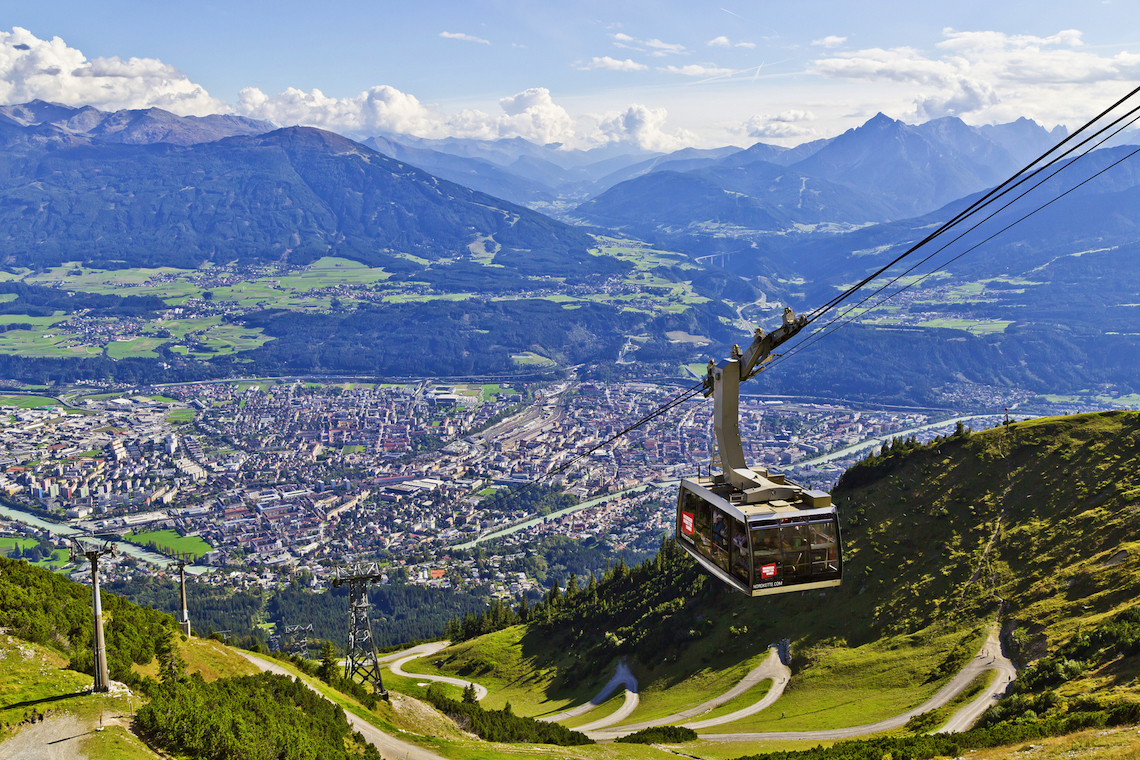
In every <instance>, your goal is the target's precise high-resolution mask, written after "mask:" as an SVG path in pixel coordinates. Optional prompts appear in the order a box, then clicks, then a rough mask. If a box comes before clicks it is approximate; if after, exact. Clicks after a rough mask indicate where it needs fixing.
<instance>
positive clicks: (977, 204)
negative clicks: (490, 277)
mask: <svg viewBox="0 0 1140 760" xmlns="http://www.w3.org/2000/svg"><path fill="white" fill-rule="evenodd" d="M1137 93H1140V86H1138V87H1136V88H1135V89H1133V90H1132V91H1131V92H1129V93H1128V94H1126V95H1125V96H1124V97H1122V98H1120V99H1119V100H1117V101H1116V102H1115V103H1113V104H1112V105H1111V106H1109V107H1108V108H1106V109H1105V110H1103V111H1102V112H1101V113H1099V114H1098V115H1096V116H1094V117H1093V118H1092V119H1090V120H1089V121H1088V122H1086V123H1085V124H1083V125H1082V126H1081V127H1080V128H1078V129H1077V130H1075V131H1074V132H1073V133H1072V134H1070V135H1068V136H1067V137H1065V138H1064V139H1063V140H1061V141H1060V142H1059V143H1057V144H1056V145H1054V146H1052V147H1051V148H1049V149H1048V150H1047V151H1045V152H1044V153H1042V154H1041V155H1040V156H1038V157H1037V158H1036V159H1034V160H1033V161H1031V162H1030V163H1028V164H1026V166H1025V167H1023V168H1022V169H1021V170H1019V171H1018V172H1016V173H1015V174H1014V175H1012V176H1011V177H1009V178H1008V179H1006V180H1005V181H1004V182H1002V183H1001V184H1000V185H998V186H996V187H994V188H992V189H991V190H990V191H989V192H987V193H986V194H985V195H984V196H982V197H981V198H979V199H978V200H976V201H974V202H973V203H972V204H970V205H969V206H968V207H967V208H965V209H963V210H962V211H960V212H958V213H957V214H956V215H955V216H954V217H952V218H951V219H950V220H948V221H947V222H945V223H944V224H943V225H942V226H941V227H939V228H938V229H937V230H935V231H934V232H932V233H930V234H929V235H927V236H926V237H925V238H923V239H922V240H921V241H919V242H918V243H916V244H914V245H913V246H911V247H910V248H909V249H907V250H906V251H904V252H903V253H902V254H900V255H899V256H898V257H896V258H895V259H894V260H893V261H891V262H890V263H888V264H887V265H885V266H883V267H881V268H880V269H879V270H877V271H876V272H875V273H873V274H871V275H870V276H868V277H866V278H864V279H863V280H861V281H860V282H859V283H856V284H855V285H853V286H851V287H850V288H848V289H847V290H845V291H844V292H843V293H840V294H839V295H837V296H835V297H834V298H832V299H831V300H829V301H827V302H826V303H824V304H822V305H821V306H819V307H817V308H816V309H813V310H812V311H811V312H809V313H808V315H807V316H808V324H811V323H812V322H814V321H816V320H818V319H819V318H820V317H822V316H823V315H824V314H826V313H828V312H830V311H831V310H833V309H834V308H836V307H837V306H838V305H839V304H840V303H842V302H843V301H845V300H846V299H847V298H849V297H850V296H851V295H853V294H854V293H855V292H857V291H859V290H860V289H862V288H863V287H865V286H866V285H867V284H868V283H870V282H873V281H874V280H875V279H876V278H878V277H879V276H880V275H881V274H883V273H884V272H886V271H887V270H889V269H890V268H891V267H892V266H894V265H895V264H897V263H898V262H900V261H902V260H903V259H904V258H906V257H907V256H909V255H911V254H912V253H914V252H915V251H917V250H918V249H919V248H921V247H922V246H924V245H926V244H927V243H929V242H931V241H932V240H934V239H936V238H937V237H939V236H941V235H943V234H945V233H946V232H947V231H949V230H950V229H952V228H953V227H955V226H956V225H958V224H959V223H961V222H962V221H965V220H966V219H968V218H970V217H971V216H973V215H974V214H976V213H978V212H979V211H981V210H982V209H983V208H985V207H986V206H988V205H990V204H991V203H993V202H995V201H996V200H998V199H999V198H1001V197H1002V196H1003V195H1005V194H1006V193H1009V192H1011V191H1012V190H1014V189H1015V188H1017V187H1018V186H1020V185H1021V184H1023V183H1025V182H1027V181H1029V180H1030V179H1032V178H1033V177H1034V176H1036V175H1037V174H1039V173H1040V172H1042V171H1044V170H1045V169H1048V168H1049V167H1050V166H1053V165H1054V164H1056V163H1058V162H1059V161H1062V160H1063V159H1064V158H1065V157H1066V156H1068V155H1070V154H1071V153H1072V152H1073V151H1075V150H1079V149H1080V148H1082V147H1084V146H1085V145H1087V144H1088V143H1089V142H1091V141H1092V140H1095V139H1096V138H1097V137H1098V136H1100V135H1101V134H1103V133H1104V132H1105V131H1106V130H1108V129H1111V128H1112V127H1113V126H1115V125H1116V124H1119V123H1120V121H1121V120H1123V119H1125V118H1127V117H1128V116H1131V115H1132V114H1134V113H1136V112H1137V111H1140V107H1137V108H1134V109H1133V110H1132V111H1129V112H1128V113H1126V114H1124V116H1121V117H1118V118H1117V119H1116V120H1115V121H1113V122H1112V123H1110V124H1108V125H1107V126H1105V127H1102V128H1101V129H1099V130H1098V131H1096V132H1094V133H1093V134H1091V135H1088V136H1086V137H1085V138H1083V139H1082V140H1081V141H1079V142H1078V143H1077V144H1076V145H1074V146H1072V147H1070V148H1069V150H1067V151H1065V152H1064V153H1062V154H1060V155H1057V156H1054V157H1053V158H1052V159H1050V160H1049V161H1048V162H1046V163H1045V164H1043V165H1042V166H1040V167H1038V168H1037V169H1034V170H1033V171H1031V172H1030V171H1029V170H1030V169H1032V168H1033V167H1034V166H1035V165H1036V164H1037V163H1038V162H1040V161H1042V160H1043V159H1045V158H1046V157H1047V156H1049V154H1051V153H1053V152H1054V151H1056V150H1057V149H1059V148H1060V147H1061V146H1063V145H1065V143H1067V142H1069V141H1071V140H1073V139H1074V138H1075V137H1077V135H1079V134H1081V133H1082V132H1084V131H1085V130H1087V129H1088V128H1089V127H1091V126H1092V125H1093V124H1095V123H1096V122H1097V121H1098V120H1100V119H1101V118H1103V117H1104V116H1105V115H1107V114H1109V113H1111V112H1112V111H1113V110H1114V109H1115V108H1117V107H1118V106H1120V105H1121V104H1123V103H1125V102H1127V101H1128V100H1129V99H1130V98H1132V97H1134V96H1135V95H1136V94H1137ZM1134 121H1135V120H1133V122H1134ZM1133 122H1130V123H1133ZM1125 126H1128V125H1125ZM1124 128H1125V127H1121V129H1124ZM1119 132H1120V130H1117V132H1116V133H1114V134H1113V135H1111V136H1110V137H1109V138H1105V139H1106V140H1107V139H1110V138H1111V137H1112V136H1115V134H1118V133H1119ZM1103 142H1104V141H1103V140H1102V141H1101V143H1103ZM1098 145H1099V144H1098ZM1090 150H1091V149H1090ZM1088 152H1089V151H1086V152H1085V153H1083V154H1081V156H1078V158H1077V159H1074V161H1071V162H1069V163H1067V164H1065V165H1064V166H1062V167H1061V168H1060V169H1058V171H1057V172H1054V173H1053V174H1051V175H1050V176H1049V177H1047V178H1045V179H1043V180H1041V181H1040V182H1038V183H1037V184H1036V185H1034V186H1033V187H1031V188H1029V189H1028V190H1026V191H1025V193H1022V194H1021V195H1020V196H1018V197H1017V198H1015V199H1014V200H1013V201H1010V202H1009V203H1007V204H1006V205H1005V206H1003V207H1002V208H1000V209H998V210H997V211H995V212H993V213H992V214H990V216H988V217H986V218H985V219H983V220H982V221H981V222H978V223H976V224H974V225H973V226H972V227H970V228H969V229H967V230H966V232H964V233H962V235H959V236H958V237H957V238H955V239H954V240H952V241H950V243H947V244H946V246H943V247H942V248H940V249H938V251H935V252H934V253H933V254H931V255H930V256H927V257H926V258H925V259H923V260H922V261H920V262H919V263H918V264H916V265H915V267H911V268H910V269H909V270H907V272H910V271H913V269H914V268H916V267H917V266H921V265H922V263H924V262H926V261H929V260H930V258H931V257H932V256H934V255H937V253H939V252H941V251H942V250H945V248H946V247H947V246H949V245H951V244H952V243H954V242H956V241H957V240H960V239H961V238H962V236H964V235H966V234H968V233H969V232H971V231H973V230H974V229H977V227H978V226H979V225H981V224H983V223H985V222H986V221H988V220H989V219H991V218H993V216H995V215H996V214H997V213H1000V212H1001V211H1003V210H1005V209H1006V208H1008V207H1009V205H1011V204H1012V203H1014V202H1016V201H1017V200H1020V199H1021V198H1023V197H1025V195H1026V194H1028V193H1029V192H1031V191H1032V190H1034V189H1036V188H1037V187H1039V186H1040V185H1041V184H1042V183H1044V182H1045V181H1047V180H1048V179H1052V178H1053V177H1055V176H1056V175H1057V174H1058V173H1060V171H1063V170H1064V169H1066V168H1068V167H1069V166H1072V164H1073V163H1075V161H1076V160H1079V158H1082V157H1083V156H1085V155H1087V154H1088ZM1137 152H1140V148H1138V149H1137V150H1136V151H1133V152H1132V153H1130V154H1129V155H1128V156H1125V157H1124V158H1123V159H1120V160H1119V161H1116V162H1115V163H1113V164H1111V165H1110V166H1108V167H1106V168H1105V169H1102V170H1101V171H1099V172H1097V173H1096V174H1094V175H1093V176H1092V177H1089V178H1088V179H1086V180H1085V181H1083V182H1081V183H1080V184H1078V185H1076V186H1074V187H1073V188H1070V189H1069V190H1067V191H1065V192H1064V193H1062V194H1061V195H1059V196H1057V197H1056V198H1054V199H1052V200H1050V201H1049V202H1048V203H1046V204H1044V205H1042V206H1040V207H1038V208H1036V209H1034V210H1033V211H1031V212H1029V213H1028V214H1026V215H1024V216H1023V217H1021V218H1020V219H1018V220H1016V221H1015V222H1013V223H1011V224H1010V225H1008V226H1006V227H1004V228H1002V229H1001V230H999V231H998V232H997V233H994V235H991V236H990V237H988V238H986V239H985V240H983V241H981V242H980V243H978V244H977V245H975V246H972V247H971V248H968V249H967V250H965V251H963V252H962V253H960V254H958V255H957V256H955V257H954V258H953V259H951V260H950V261H949V262H947V263H952V262H954V261H957V260H958V259H959V258H961V257H962V256H964V255H965V254H966V253H969V252H970V251H972V250H975V249H976V248H977V247H978V246H980V245H982V244H984V243H986V242H989V241H990V240H992V239H993V238H994V237H996V236H997V235H998V234H1001V233H1002V232H1004V231H1005V230H1007V229H1009V228H1010V227H1013V226H1014V225H1016V224H1018V223H1020V222H1021V221H1024V220H1025V219H1027V218H1028V217H1030V216H1032V215H1033V214H1035V213H1037V212H1038V211H1040V210H1041V209H1043V208H1045V207H1046V206H1048V205H1050V204H1052V203H1053V202H1054V201H1056V200H1060V199H1061V198H1063V197H1064V196H1066V195H1068V194H1069V193H1070V192H1072V191H1073V190H1076V189H1077V188H1078V187H1081V186H1082V185H1084V184H1086V183H1087V182H1089V181H1091V180H1092V179H1094V178H1096V177H1098V176H1100V175H1101V174H1103V173H1104V172H1105V171H1107V170H1108V169H1111V168H1113V167H1115V166H1116V165H1118V164H1119V163H1121V162H1123V161H1125V160H1127V159H1128V158H1131V157H1132V156H1133V155H1135V154H1136V153H1137ZM1027 172H1028V173H1027ZM1022 175H1025V176H1022ZM1019 177H1020V179H1018V178H1019ZM943 266H944V265H943ZM936 271H937V270H936ZM905 274H906V273H903V274H902V275H899V276H896V277H895V278H894V279H893V280H891V281H890V282H888V283H887V284H886V285H884V286H883V287H881V288H879V289H878V290H876V291H875V292H874V293H872V294H870V295H869V296H867V297H866V298H864V299H863V300H862V301H860V302H859V304H856V305H855V306H854V307H851V308H850V309H848V311H846V312H844V314H843V315H840V316H839V317H837V318H836V319H834V320H832V321H831V322H829V323H828V325H825V326H824V329H823V331H821V332H820V333H819V334H817V335H813V336H812V337H811V338H809V339H808V340H806V341H804V342H802V343H800V344H798V345H796V346H795V347H793V348H792V349H791V350H790V351H788V352H785V353H783V354H778V355H776V356H775V357H774V360H773V361H771V362H768V363H766V364H765V365H764V366H763V367H760V368H758V371H757V372H756V374H759V373H760V372H766V371H768V370H769V369H771V368H772V367H774V366H776V365H778V364H780V363H782V361H783V360H784V359H786V358H790V357H791V356H794V355H795V354H797V353H799V352H800V351H802V350H804V349H806V348H807V347H808V346H811V345H813V344H814V343H816V342H817V341H819V340H821V339H822V338H824V337H826V336H827V335H830V334H832V333H834V332H835V331H836V330H839V329H842V328H843V327H845V326H846V325H848V324H850V323H851V322H853V321H855V320H856V319H859V318H861V317H862V316H864V315H865V314H867V313H868V312H870V311H871V310H873V309H875V308H878V307H879V306H881V305H882V304H883V303H885V302H886V301H888V300H890V299H891V298H893V297H894V296H896V295H898V294H899V293H902V292H903V291H904V290H906V289H908V288H910V287H912V286H913V285H915V284H917V283H919V282H922V281H923V280H925V279H926V278H927V277H929V276H930V275H931V274H933V272H930V273H928V274H926V275H923V276H922V277H921V278H919V279H918V280H915V281H914V282H912V283H909V284H908V285H906V286H904V287H902V288H900V289H899V290H898V291H896V292H895V293H892V294H891V295H889V296H887V297H886V298H884V299H883V300H882V301H880V302H878V303H877V304H875V305H873V306H872V307H870V308H869V309H867V310H866V311H864V312H863V314H860V315H858V316H856V317H852V318H851V319H849V320H847V321H846V322H843V323H842V324H839V325H838V326H836V327H834V328H832V329H830V330H828V329H827V328H828V327H829V326H831V325H834V324H835V323H836V322H838V321H839V320H840V319H842V318H843V316H845V315H846V314H849V313H850V312H851V311H852V310H853V309H855V308H858V306H859V305H860V304H862V303H864V302H865V301H866V300H868V299H869V298H872V297H874V296H875V295H877V294H878V293H880V292H882V290H883V289H885V288H886V287H889V286H890V285H891V284H893V283H894V282H897V281H898V279H899V278H900V277H903V276H905ZM703 388H704V382H703V381H702V382H701V383H698V384H696V385H694V386H692V387H690V388H688V389H687V390H685V391H684V392H682V393H681V394H679V395H678V396H676V397H674V398H673V399H671V400H670V401H668V402H666V403H665V404H663V405H662V406H660V407H658V409H656V410H655V411H653V412H651V413H650V414H648V415H646V416H645V417H643V418H641V419H640V420H638V421H637V422H635V423H633V424H632V425H630V426H628V427H627V428H625V429H624V430H622V431H620V432H618V433H616V434H615V435H613V436H611V437H610V438H609V439H607V440H605V441H603V442H601V443H599V444H597V445H596V446H594V447H592V448H590V449H589V450H587V451H585V452H583V453H581V454H579V455H577V456H575V457H574V458H572V459H571V460H570V461H569V462H566V463H565V464H563V465H561V466H560V467H557V468H555V469H553V470H549V471H547V472H546V473H545V474H543V475H540V476H539V477H537V478H535V479H534V480H532V481H530V482H529V483H527V484H526V485H524V486H523V487H522V488H520V489H517V490H513V491H510V492H509V493H507V494H505V495H504V496H502V497H501V498H499V499H497V500H495V501H494V502H492V503H491V504H489V505H488V506H487V508H489V509H490V508H494V507H496V506H499V505H501V504H504V503H508V502H510V501H514V500H516V499H518V498H519V497H521V496H523V495H525V494H526V493H529V492H530V491H531V490H533V489H534V488H536V487H537V486H538V485H539V484H541V483H542V482H543V481H545V480H547V479H548V478H550V477H551V476H553V475H556V474H558V473H561V472H564V471H565V470H566V469H568V468H570V467H572V466H573V465H574V464H576V463H577V462H579V461H580V460H582V459H584V458H585V457H587V456H589V455H591V454H593V453H594V452H595V451H598V450H599V449H601V448H604V447H605V446H608V445H609V444H611V443H613V442H614V441H616V440H617V439H618V438H621V437H622V436H624V435H626V434H627V433H630V432H632V431H633V430H636V429H637V428H639V427H641V426H642V425H644V424H646V423H647V422H650V421H651V420H653V419H655V418H656V417H659V416H661V415H662V414H664V413H665V412H668V411H670V410H672V409H674V408H675V407H677V406H679V405H680V404H682V403H684V402H685V401H688V400H689V399H691V398H693V397H695V396H696V395H697V393H699V392H701V391H702V389H703Z"/></svg>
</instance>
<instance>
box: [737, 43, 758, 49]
mask: <svg viewBox="0 0 1140 760" xmlns="http://www.w3.org/2000/svg"><path fill="white" fill-rule="evenodd" d="M733 47H742V48H749V49H751V48H754V47H756V43H755V42H738V43H736V44H735V45H733Z"/></svg>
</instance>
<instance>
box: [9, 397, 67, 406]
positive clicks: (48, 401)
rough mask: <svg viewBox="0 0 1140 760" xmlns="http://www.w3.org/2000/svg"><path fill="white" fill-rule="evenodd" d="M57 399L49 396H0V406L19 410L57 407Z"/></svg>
mask: <svg viewBox="0 0 1140 760" xmlns="http://www.w3.org/2000/svg"><path fill="white" fill-rule="evenodd" d="M59 405H60V403H59V399H56V398H52V397H51V396H19V395H6V396H0V406H18V407H20V408H21V409H35V408H36V407H39V406H59Z"/></svg>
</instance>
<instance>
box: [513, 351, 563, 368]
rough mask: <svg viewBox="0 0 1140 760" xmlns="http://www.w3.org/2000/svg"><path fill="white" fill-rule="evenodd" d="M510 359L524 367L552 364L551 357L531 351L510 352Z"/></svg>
mask: <svg viewBox="0 0 1140 760" xmlns="http://www.w3.org/2000/svg"><path fill="white" fill-rule="evenodd" d="M511 361H513V362H514V363H515V364H519V365H522V366H525V367H549V366H551V365H553V364H554V360H553V359H547V358H546V357H545V356H540V355H539V354H536V353H534V352H533V351H526V352H524V353H521V354H511Z"/></svg>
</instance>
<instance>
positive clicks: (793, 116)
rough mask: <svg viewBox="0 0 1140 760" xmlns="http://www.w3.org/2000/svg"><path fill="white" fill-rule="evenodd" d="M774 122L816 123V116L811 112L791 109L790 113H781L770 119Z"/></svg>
mask: <svg viewBox="0 0 1140 760" xmlns="http://www.w3.org/2000/svg"><path fill="white" fill-rule="evenodd" d="M769 118H771V120H772V121H784V122H792V121H815V114H814V113H812V112H811V111H800V110H798V109H795V108H793V109H790V110H788V111H781V112H780V113H778V114H776V115H775V116H772V117H769Z"/></svg>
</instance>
